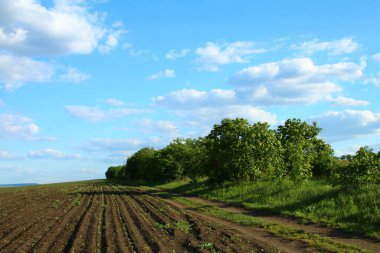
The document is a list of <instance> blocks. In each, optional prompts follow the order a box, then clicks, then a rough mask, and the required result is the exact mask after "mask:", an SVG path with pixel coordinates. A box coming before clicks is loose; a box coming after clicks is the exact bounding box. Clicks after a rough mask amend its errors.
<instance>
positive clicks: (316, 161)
mask: <svg viewBox="0 0 380 253" xmlns="http://www.w3.org/2000/svg"><path fill="white" fill-rule="evenodd" d="M313 146H314V157H313V159H312V161H311V166H312V175H313V177H316V178H331V177H332V176H333V175H334V173H336V165H337V164H336V160H335V159H334V150H333V149H332V147H331V146H330V145H329V144H327V143H326V142H324V141H323V140H321V139H316V140H314V142H313Z"/></svg>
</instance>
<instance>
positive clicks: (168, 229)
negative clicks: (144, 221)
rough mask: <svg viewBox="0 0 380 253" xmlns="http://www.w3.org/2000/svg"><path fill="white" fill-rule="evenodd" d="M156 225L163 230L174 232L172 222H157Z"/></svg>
mask: <svg viewBox="0 0 380 253" xmlns="http://www.w3.org/2000/svg"><path fill="white" fill-rule="evenodd" d="M156 227H157V228H158V229H159V230H161V231H164V232H165V233H168V234H169V233H171V232H172V226H171V224H170V223H166V224H161V223H158V222H157V223H156Z"/></svg>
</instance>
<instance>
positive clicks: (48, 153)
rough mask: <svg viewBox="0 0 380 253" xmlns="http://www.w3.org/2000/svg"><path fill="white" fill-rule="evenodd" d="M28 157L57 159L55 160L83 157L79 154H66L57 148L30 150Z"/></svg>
mask: <svg viewBox="0 0 380 253" xmlns="http://www.w3.org/2000/svg"><path fill="white" fill-rule="evenodd" d="M28 157H29V158H31V159H55V160H72V159H81V158H82V157H81V156H80V155H78V154H66V153H64V152H62V151H60V150H56V149H51V148H47V149H43V150H35V151H30V152H29V153H28Z"/></svg>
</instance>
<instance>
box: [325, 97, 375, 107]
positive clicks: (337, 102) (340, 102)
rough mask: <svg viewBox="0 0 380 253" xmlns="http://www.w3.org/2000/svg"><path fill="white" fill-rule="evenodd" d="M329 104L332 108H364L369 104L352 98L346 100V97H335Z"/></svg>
mask: <svg viewBox="0 0 380 253" xmlns="http://www.w3.org/2000/svg"><path fill="white" fill-rule="evenodd" d="M330 101H331V104H332V105H333V106H366V105H369V102H368V101H366V100H357V99H353V98H348V97H342V96H339V97H336V98H332V99H330Z"/></svg>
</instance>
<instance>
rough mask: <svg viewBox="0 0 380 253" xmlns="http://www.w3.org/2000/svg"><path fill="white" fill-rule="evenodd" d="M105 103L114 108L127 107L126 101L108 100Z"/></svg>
mask: <svg viewBox="0 0 380 253" xmlns="http://www.w3.org/2000/svg"><path fill="white" fill-rule="evenodd" d="M104 102H105V103H106V104H108V105H112V106H123V105H125V103H124V101H122V100H120V99H115V98H107V99H105V100H104Z"/></svg>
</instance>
